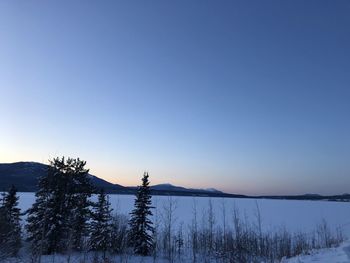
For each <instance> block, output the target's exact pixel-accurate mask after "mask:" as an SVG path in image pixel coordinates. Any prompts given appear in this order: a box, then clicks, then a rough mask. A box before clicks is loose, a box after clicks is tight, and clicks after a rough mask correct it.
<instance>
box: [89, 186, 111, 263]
mask: <svg viewBox="0 0 350 263" xmlns="http://www.w3.org/2000/svg"><path fill="white" fill-rule="evenodd" d="M93 209H94V210H93V212H92V218H91V219H92V220H91V226H90V249H91V250H93V251H102V252H103V257H104V258H105V256H106V251H107V250H109V249H110V248H111V244H112V240H111V236H112V214H111V213H112V209H111V208H110V202H109V200H108V196H107V195H106V194H105V193H104V191H103V190H101V191H100V193H99V195H98V201H97V202H96V203H95V204H94V205H93Z"/></svg>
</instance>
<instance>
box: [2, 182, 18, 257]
mask: <svg viewBox="0 0 350 263" xmlns="http://www.w3.org/2000/svg"><path fill="white" fill-rule="evenodd" d="M18 198H19V197H18V196H17V189H16V188H15V187H14V186H11V188H10V189H9V191H8V192H7V193H6V194H4V195H3V199H2V205H1V207H0V248H1V254H2V255H5V254H6V255H7V256H11V257H14V256H17V254H18V251H19V249H20V247H21V224H20V221H21V219H20V209H19V208H18Z"/></svg>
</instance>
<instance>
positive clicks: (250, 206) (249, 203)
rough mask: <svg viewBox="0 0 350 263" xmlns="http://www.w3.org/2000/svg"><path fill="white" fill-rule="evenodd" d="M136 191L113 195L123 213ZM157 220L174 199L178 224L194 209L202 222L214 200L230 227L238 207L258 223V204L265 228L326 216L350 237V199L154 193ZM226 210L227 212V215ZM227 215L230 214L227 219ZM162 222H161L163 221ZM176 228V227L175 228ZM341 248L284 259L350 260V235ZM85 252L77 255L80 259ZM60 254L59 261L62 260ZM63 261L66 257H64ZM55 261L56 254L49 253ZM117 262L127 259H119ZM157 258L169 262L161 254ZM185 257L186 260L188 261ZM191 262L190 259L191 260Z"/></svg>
mask: <svg viewBox="0 0 350 263" xmlns="http://www.w3.org/2000/svg"><path fill="white" fill-rule="evenodd" d="M19 196H20V200H19V205H20V208H21V209H22V211H25V210H26V209H28V208H30V207H31V205H32V204H33V202H34V200H35V195H34V193H20V194H19ZM134 198H135V197H134V196H133V195H110V202H111V206H112V208H113V209H114V211H116V212H118V213H119V214H125V215H128V214H129V213H130V212H131V210H132V209H133V204H134ZM152 201H153V205H154V206H155V209H154V211H153V212H154V217H155V218H154V220H160V222H161V220H162V215H163V214H164V211H165V208H164V207H167V206H168V205H169V202H173V205H174V207H175V210H174V221H175V222H174V224H175V226H176V225H177V226H179V225H182V227H184V228H188V227H189V226H190V224H191V222H192V220H193V214H194V210H196V211H197V218H198V223H199V224H201V222H202V223H203V224H205V222H207V220H208V209H209V204H210V202H211V204H212V208H213V212H214V215H215V224H216V225H223V224H224V221H225V223H226V226H227V227H230V225H232V224H231V223H232V222H233V219H232V215H233V209H234V208H236V209H238V211H239V213H240V215H241V216H242V217H243V218H247V220H248V221H250V222H251V223H252V224H254V223H256V222H255V221H256V215H257V207H258V208H259V211H260V213H261V218H262V227H263V231H277V230H279V229H281V228H283V227H285V228H286V229H287V230H288V231H290V232H299V231H300V232H303V233H309V232H310V233H311V232H312V231H314V230H315V228H316V227H317V225H318V224H320V223H321V222H322V220H325V221H326V222H327V223H328V225H329V226H330V228H331V229H332V230H335V229H336V228H337V227H340V228H341V229H342V231H343V234H344V235H345V236H346V237H350V203H345V202H327V201H293V200H268V199H232V198H204V197H195V198H194V197H167V196H154V197H153V198H152ZM224 213H225V216H224ZM224 218H226V219H225V220H224ZM160 224H161V223H160ZM174 230H175V229H174ZM348 240H349V241H346V242H344V243H343V244H342V245H341V246H340V247H338V248H331V249H322V250H316V251H313V252H312V253H310V255H301V256H298V257H295V258H290V259H284V260H282V262H283V263H311V262H315V263H322V262H323V263H350V239H348ZM79 257H81V255H76V262H79V260H80V259H79ZM59 258H60V256H58V258H56V260H55V262H59V261H60V260H58V259H59ZM62 260H63V261H62V262H66V258H65V257H62ZM48 261H50V262H51V261H52V256H49V257H48ZM116 262H123V260H122V259H121V258H120V259H117V258H116ZM124 262H130V263H136V262H144V263H146V262H153V259H152V258H137V257H132V258H128V259H127V261H124ZM156 262H167V261H166V260H164V261H163V259H161V258H159V259H157V261H156ZM186 262H187V261H186V260H183V263H186ZM188 262H190V261H188Z"/></svg>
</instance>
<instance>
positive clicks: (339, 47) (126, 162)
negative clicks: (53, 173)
mask: <svg viewBox="0 0 350 263" xmlns="http://www.w3.org/2000/svg"><path fill="white" fill-rule="evenodd" d="M349 13H350V2H349V1H345V0H343V1H341V0H339V1H331V0H329V1H323V0H310V1H299V0H293V1H277V0H276V1H260V0H256V1H250V0H248V1H246V0H244V1H225V0H223V1H205V0H200V1H199V0H198V1H195V0H193V1H188V0H186V1H181V0H179V1H134V0H131V1H108V0H107V1H51V0H49V1H39V0H37V1H13V0H5V1H1V2H0V39H1V41H0V75H1V77H0V114H1V119H0V162H3V163H4V162H16V161H37V162H43V163H48V160H49V159H51V158H54V157H56V156H63V155H64V156H70V157H80V158H81V159H83V160H86V161H87V167H88V168H90V172H91V173H92V174H94V175H96V176H98V177H101V178H104V179H106V180H108V181H111V182H113V183H118V184H122V185H137V184H139V182H140V178H141V176H142V174H143V172H144V171H149V173H150V179H151V183H152V184H157V183H172V184H175V185H182V186H185V187H196V188H209V187H214V188H217V189H220V190H222V191H226V192H229V193H239V194H257V195H260V194H304V193H320V194H342V193H346V192H350V190H349V186H350V161H349V156H350V121H349V117H350V86H349V84H350V15H349Z"/></svg>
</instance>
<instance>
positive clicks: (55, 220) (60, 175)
mask: <svg viewBox="0 0 350 263" xmlns="http://www.w3.org/2000/svg"><path fill="white" fill-rule="evenodd" d="M85 164H86V162H85V161H81V160H80V159H79V158H78V159H72V158H67V159H65V158H64V157H62V158H55V159H53V160H52V161H50V166H49V168H48V172H47V175H46V176H44V177H42V178H40V180H39V190H38V191H37V193H36V194H35V195H36V201H35V203H34V204H33V206H32V207H31V208H30V209H29V210H28V219H27V221H28V224H27V226H26V228H27V232H28V240H29V241H31V244H32V250H33V253H34V254H35V255H38V256H41V255H42V254H52V253H56V252H62V251H65V250H67V249H68V248H69V249H71V248H74V249H77V250H79V249H80V247H81V242H82V238H83V236H85V235H87V226H88V225H87V222H88V219H89V216H90V210H89V206H90V201H89V200H88V198H89V197H90V196H91V193H92V186H91V184H90V181H89V177H88V172H89V170H88V169H85V168H84V167H85Z"/></svg>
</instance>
